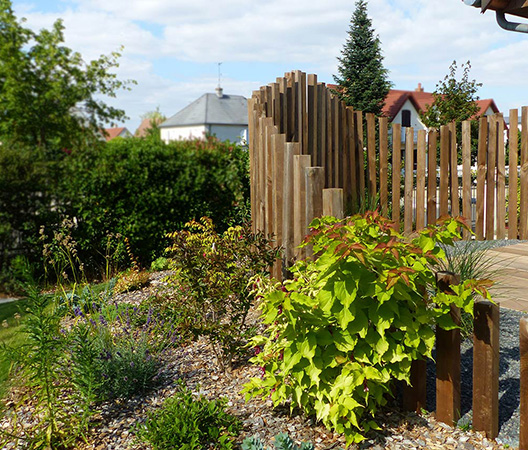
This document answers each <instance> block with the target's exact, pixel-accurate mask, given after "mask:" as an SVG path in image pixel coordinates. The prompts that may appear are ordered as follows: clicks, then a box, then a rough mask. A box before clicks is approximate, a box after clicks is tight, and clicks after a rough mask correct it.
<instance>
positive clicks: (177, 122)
mask: <svg viewBox="0 0 528 450" xmlns="http://www.w3.org/2000/svg"><path fill="white" fill-rule="evenodd" d="M159 128H160V133H161V139H162V140H163V141H165V142H169V141H177V140H183V139H193V138H203V137H204V136H205V135H215V136H216V137H217V138H218V139H219V140H221V141H227V140H229V141H233V142H239V143H245V142H247V137H248V136H247V134H248V110H247V99H246V98H245V97H243V96H241V95H225V94H224V93H223V90H222V88H221V87H217V88H216V93H215V94H204V95H202V96H201V97H200V98H198V99H197V100H195V101H194V102H192V103H191V104H190V105H188V106H186V107H185V108H183V109H182V110H181V111H180V112H178V113H176V114H175V115H174V116H172V117H170V118H169V119H167V120H166V121H165V122H163V123H161V124H160V126H159Z"/></svg>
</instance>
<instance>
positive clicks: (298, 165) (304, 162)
mask: <svg viewBox="0 0 528 450" xmlns="http://www.w3.org/2000/svg"><path fill="white" fill-rule="evenodd" d="M293 160H294V161H293V176H294V202H295V204H294V208H293V221H294V224H295V229H294V236H293V245H294V247H298V246H299V245H300V244H301V242H302V240H303V239H304V236H306V232H307V224H306V175H305V169H306V168H307V167H310V165H311V160H312V157H311V156H310V155H295V156H294V158H293ZM296 255H297V259H303V258H305V256H306V252H305V251H304V249H302V248H301V249H296Z"/></svg>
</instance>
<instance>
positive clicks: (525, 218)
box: [519, 106, 528, 239]
mask: <svg viewBox="0 0 528 450" xmlns="http://www.w3.org/2000/svg"><path fill="white" fill-rule="evenodd" d="M521 130H522V134H521V198H520V206H521V214H520V216H519V231H520V233H519V238H520V239H528V106H523V108H522V115H521Z"/></svg>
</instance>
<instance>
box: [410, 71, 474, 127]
mask: <svg viewBox="0 0 528 450" xmlns="http://www.w3.org/2000/svg"><path fill="white" fill-rule="evenodd" d="M461 69H462V78H461V79H460V80H458V79H457V71H458V67H457V63H456V61H453V63H452V64H451V66H450V67H449V74H448V75H446V76H445V77H444V79H443V81H441V82H440V83H438V84H437V85H436V89H435V91H434V92H433V103H432V104H431V105H427V108H426V109H425V111H423V112H422V113H421V114H420V118H421V120H422V122H423V123H424V125H425V126H426V127H427V128H439V127H440V126H441V125H447V124H448V123H451V122H462V121H464V120H468V119H471V118H474V117H475V116H476V115H477V113H478V111H479V107H478V105H477V100H478V99H479V97H478V96H477V91H478V89H479V87H481V86H482V83H477V82H476V81H475V80H471V81H470V80H469V71H470V70H471V64H470V62H469V61H468V62H467V63H465V64H462V66H461Z"/></svg>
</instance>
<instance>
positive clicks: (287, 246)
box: [282, 142, 300, 277]
mask: <svg viewBox="0 0 528 450" xmlns="http://www.w3.org/2000/svg"><path fill="white" fill-rule="evenodd" d="M299 153H300V145H299V143H297V142H295V143H293V142H287V143H286V149H285V152H284V172H283V192H284V194H283V196H282V200H283V201H282V223H283V225H282V245H283V247H284V262H283V264H282V269H283V276H285V277H287V275H288V274H287V273H286V269H287V268H288V267H290V266H291V265H292V263H293V259H294V258H293V257H294V252H293V239H294V215H295V213H294V206H293V204H294V198H295V196H294V191H293V161H294V159H293V157H294V155H298V154H299Z"/></svg>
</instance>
